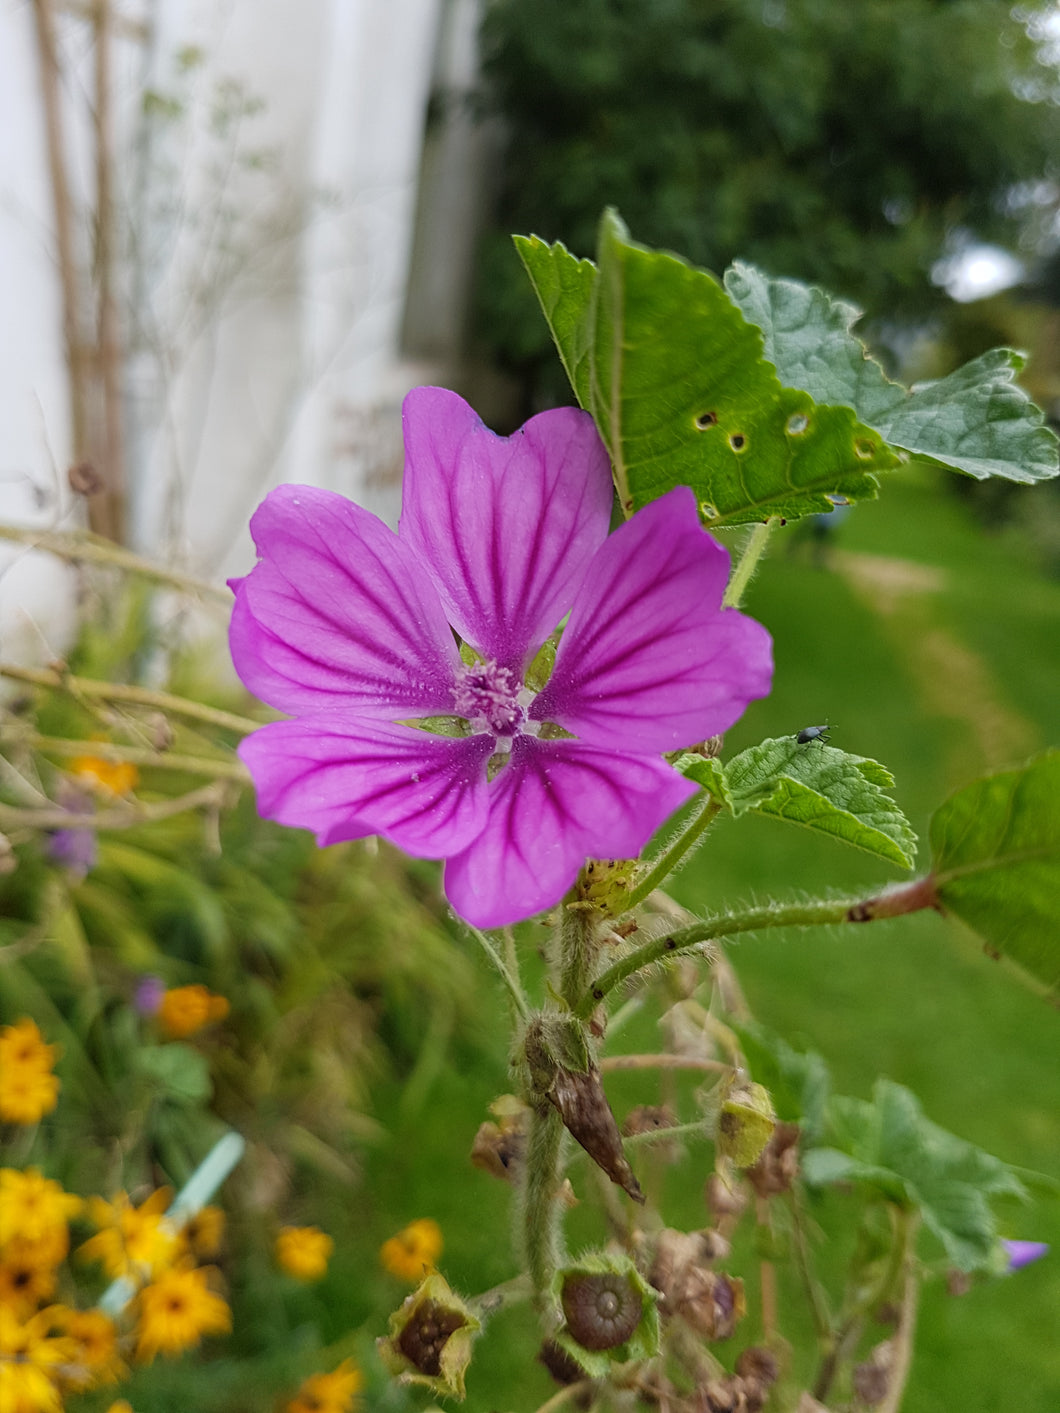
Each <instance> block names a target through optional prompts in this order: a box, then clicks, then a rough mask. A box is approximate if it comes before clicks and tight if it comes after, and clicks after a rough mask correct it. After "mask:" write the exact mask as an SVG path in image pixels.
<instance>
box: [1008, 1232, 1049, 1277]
mask: <svg viewBox="0 0 1060 1413" xmlns="http://www.w3.org/2000/svg"><path fill="white" fill-rule="evenodd" d="M1001 1245H1002V1246H1003V1247H1004V1250H1005V1255H1006V1256H1007V1257H1008V1269H1009V1271H1020V1270H1022V1269H1023V1267H1024V1266H1029V1265H1030V1264H1031V1262H1032V1261H1040V1260H1041V1258H1042V1257H1043V1256H1044V1255H1045V1254H1046V1252H1047V1251H1048V1250H1049V1246H1048V1243H1047V1242H1044V1241H1009V1240H1007V1239H1006V1238H1005V1237H1002V1238H1001Z"/></svg>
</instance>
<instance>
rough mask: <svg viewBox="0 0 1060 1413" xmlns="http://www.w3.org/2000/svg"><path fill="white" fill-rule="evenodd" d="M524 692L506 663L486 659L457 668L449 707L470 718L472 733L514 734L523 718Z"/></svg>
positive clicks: (517, 731) (524, 713)
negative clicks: (498, 663) (500, 663)
mask: <svg viewBox="0 0 1060 1413" xmlns="http://www.w3.org/2000/svg"><path fill="white" fill-rule="evenodd" d="M527 695H529V694H528V693H526V692H525V691H524V690H523V684H522V683H521V682H520V681H519V679H518V677H516V675H515V673H514V672H513V671H512V670H511V668H510V667H499V666H498V665H497V663H495V662H492V661H490V660H488V659H487V661H485V662H476V663H473V664H472V665H471V666H470V667H466V666H462V667H461V668H460V670H459V672H458V673H457V675H456V684H455V687H454V690H453V710H454V711H455V712H456V713H457V715H458V716H462V717H465V718H466V719H467V721H469V722H470V724H471V729H472V730H473V731H474V732H475V733H476V734H477V733H479V732H489V733H490V735H493V736H516V735H518V734H519V731H520V728H521V727H522V726H523V723H524V722H525V721H526V706H525V704H524V702H523V701H522V700H520V698H521V696H522V697H526V696H527Z"/></svg>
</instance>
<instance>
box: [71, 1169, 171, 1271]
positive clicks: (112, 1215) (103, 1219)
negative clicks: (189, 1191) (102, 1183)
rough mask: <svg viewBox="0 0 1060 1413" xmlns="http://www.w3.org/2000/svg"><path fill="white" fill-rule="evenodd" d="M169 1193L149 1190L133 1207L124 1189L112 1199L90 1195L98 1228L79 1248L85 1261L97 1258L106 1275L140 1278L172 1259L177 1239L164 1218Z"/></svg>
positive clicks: (161, 1190)
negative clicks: (109, 1200) (144, 1198)
mask: <svg viewBox="0 0 1060 1413" xmlns="http://www.w3.org/2000/svg"><path fill="white" fill-rule="evenodd" d="M171 1197H172V1193H171V1192H170V1190H169V1189H168V1188H166V1187H160V1188H159V1189H158V1191H157V1192H152V1193H151V1196H150V1197H148V1199H147V1200H146V1202H142V1203H141V1204H140V1206H139V1207H134V1206H133V1205H132V1203H131V1202H130V1201H129V1199H128V1197H127V1196H126V1195H125V1193H124V1192H119V1193H118V1195H117V1197H116V1198H115V1199H114V1201H113V1202H105V1201H104V1200H103V1198H102V1197H90V1198H89V1200H88V1215H89V1217H90V1218H91V1220H92V1222H93V1223H94V1224H95V1225H96V1226H97V1227H99V1228H100V1230H99V1231H98V1232H97V1233H96V1235H95V1236H92V1237H89V1239H88V1240H87V1241H86V1242H84V1243H83V1245H81V1246H79V1247H78V1249H77V1250H78V1255H79V1256H83V1257H84V1258H85V1260H86V1261H99V1262H100V1263H101V1265H102V1266H103V1269H104V1270H105V1271H106V1273H107V1275H108V1276H111V1277H113V1278H114V1279H117V1278H118V1277H119V1276H131V1277H133V1278H134V1279H136V1280H142V1279H144V1278H145V1277H148V1276H154V1275H157V1274H158V1272H159V1271H160V1270H162V1269H163V1267H165V1266H168V1265H169V1264H170V1262H171V1261H172V1260H173V1259H174V1258H175V1256H176V1255H177V1252H178V1250H179V1247H180V1238H179V1236H178V1235H177V1233H176V1231H174V1229H173V1227H172V1226H171V1225H170V1224H169V1222H167V1221H166V1219H165V1211H166V1208H167V1207H168V1206H169V1203H170V1199H171Z"/></svg>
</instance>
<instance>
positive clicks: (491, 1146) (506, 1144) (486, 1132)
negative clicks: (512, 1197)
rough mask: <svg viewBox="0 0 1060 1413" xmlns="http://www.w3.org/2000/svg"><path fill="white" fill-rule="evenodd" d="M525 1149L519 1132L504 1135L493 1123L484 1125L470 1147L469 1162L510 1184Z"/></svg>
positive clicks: (524, 1140)
mask: <svg viewBox="0 0 1060 1413" xmlns="http://www.w3.org/2000/svg"><path fill="white" fill-rule="evenodd" d="M525 1148H526V1136H525V1134H522V1133H519V1132H511V1133H505V1132H504V1130H503V1129H502V1128H501V1127H500V1126H499V1125H498V1124H494V1123H489V1122H487V1123H484V1124H482V1125H481V1126H480V1127H479V1131H478V1133H476V1134H475V1141H474V1143H473V1144H472V1145H471V1161H472V1163H474V1165H475V1167H476V1168H480V1169H481V1170H482V1172H484V1173H489V1174H490V1175H491V1176H492V1177H496V1178H500V1179H501V1181H502V1182H511V1181H512V1179H513V1177H514V1175H515V1173H516V1171H517V1170H518V1166H519V1163H520V1162H521V1160H522V1157H523V1152H524V1149H525Z"/></svg>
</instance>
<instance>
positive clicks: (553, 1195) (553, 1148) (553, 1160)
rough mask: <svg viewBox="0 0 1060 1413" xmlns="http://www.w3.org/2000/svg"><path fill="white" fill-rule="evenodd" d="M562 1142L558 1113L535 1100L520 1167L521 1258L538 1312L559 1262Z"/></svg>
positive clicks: (550, 1106) (544, 1102)
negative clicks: (532, 1288) (532, 1289)
mask: <svg viewBox="0 0 1060 1413" xmlns="http://www.w3.org/2000/svg"><path fill="white" fill-rule="evenodd" d="M562 1142H563V1121H562V1119H561V1118H560V1116H559V1113H558V1112H557V1110H556V1109H555V1108H553V1106H552V1105H551V1104H550V1103H549V1102H548V1101H547V1100H538V1101H537V1102H536V1103H535V1104H534V1106H533V1108H532V1109H531V1111H530V1120H529V1127H528V1132H527V1142H526V1161H525V1163H524V1165H523V1256H524V1259H525V1264H526V1269H527V1272H528V1274H529V1276H530V1280H531V1283H532V1284H533V1287H534V1294H535V1296H536V1298H537V1303H538V1307H539V1308H541V1309H543V1308H544V1306H545V1301H546V1296H547V1293H548V1290H549V1287H550V1286H551V1284H552V1277H553V1276H554V1275H555V1273H556V1269H557V1267H558V1266H559V1262H560V1249H561V1245H560V1231H559V1210H558V1203H557V1194H558V1191H559V1155H560V1147H561V1144H562Z"/></svg>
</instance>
